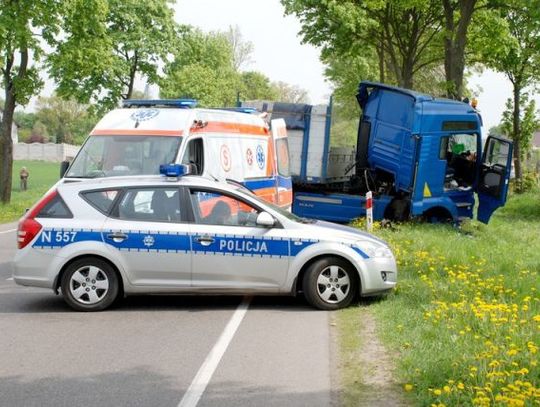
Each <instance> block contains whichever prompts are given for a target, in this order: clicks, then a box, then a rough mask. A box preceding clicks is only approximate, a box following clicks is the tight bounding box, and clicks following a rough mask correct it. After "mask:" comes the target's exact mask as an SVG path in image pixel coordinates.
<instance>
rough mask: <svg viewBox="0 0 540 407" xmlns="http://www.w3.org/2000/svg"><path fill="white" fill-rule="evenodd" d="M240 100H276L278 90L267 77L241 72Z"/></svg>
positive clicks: (260, 74) (256, 73) (253, 72)
mask: <svg viewBox="0 0 540 407" xmlns="http://www.w3.org/2000/svg"><path fill="white" fill-rule="evenodd" d="M240 80H241V82H242V89H241V90H240V99H242V100H278V99H279V96H278V90H277V89H276V87H275V86H273V84H272V83H271V82H270V79H268V77H267V76H266V75H264V74H262V73H260V72H255V71H249V72H242V73H241V75H240Z"/></svg>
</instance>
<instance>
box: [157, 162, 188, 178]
mask: <svg viewBox="0 0 540 407" xmlns="http://www.w3.org/2000/svg"><path fill="white" fill-rule="evenodd" d="M159 173H160V174H161V175H165V176H166V177H173V178H178V177H182V176H184V175H189V173H190V168H189V165H185V164H162V165H160V166H159Z"/></svg>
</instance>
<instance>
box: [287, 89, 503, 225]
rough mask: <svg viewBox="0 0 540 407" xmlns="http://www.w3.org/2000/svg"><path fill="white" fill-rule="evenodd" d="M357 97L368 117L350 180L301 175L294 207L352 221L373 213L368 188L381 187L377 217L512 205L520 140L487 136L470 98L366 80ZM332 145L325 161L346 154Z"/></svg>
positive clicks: (439, 216) (460, 214) (482, 217)
mask: <svg viewBox="0 0 540 407" xmlns="http://www.w3.org/2000/svg"><path fill="white" fill-rule="evenodd" d="M357 100H358V102H359V104H360V107H361V109H362V116H361V118H360V123H359V128H358V138H357V145H356V154H355V160H354V162H353V163H352V164H351V165H350V166H349V172H350V174H349V175H348V176H347V180H346V181H345V182H341V181H342V180H340V182H337V183H336V182H332V180H330V179H324V178H319V179H317V180H316V181H315V182H310V181H309V180H308V179H302V177H301V175H302V174H300V180H299V182H298V177H296V178H294V177H293V179H296V180H297V185H296V186H295V188H294V201H293V212H294V213H296V214H298V215H300V216H305V217H310V218H317V219H324V220H330V221H337V222H348V221H350V220H351V219H353V218H357V217H361V216H364V215H365V198H364V196H365V193H366V192H367V191H372V192H373V196H374V199H373V208H374V218H375V219H383V218H389V219H395V220H405V219H408V218H409V217H424V218H427V219H429V220H453V221H459V220H460V219H463V218H472V217H473V209H474V206H475V204H478V210H477V219H478V220H479V221H481V222H484V223H487V222H488V221H489V219H490V217H491V215H492V213H493V212H494V211H495V210H496V209H497V208H499V207H501V206H503V205H504V204H505V202H506V197H507V193H508V182H509V178H510V169H511V162H512V148H513V145H512V142H511V141H509V140H506V139H501V138H496V137H488V138H487V140H486V141H485V143H484V142H483V140H482V135H481V126H482V119H481V116H480V114H479V113H478V112H477V111H476V110H475V109H474V108H473V107H471V106H470V105H469V104H468V103H464V102H460V101H455V100H449V99H441V98H435V97H433V96H429V95H425V94H421V93H417V92H413V91H410V90H406V89H401V88H397V87H393V86H388V85H384V84H380V83H373V82H365V81H364V82H361V83H360V85H359V89H358V94H357ZM328 120H330V116H328ZM328 127H329V126H326V127H325V128H328ZM304 136H305V137H307V136H309V137H314V135H313V134H311V135H309V134H308V135H306V134H304ZM321 137H326V138H329V137H330V134H329V132H328V131H326V132H325V133H324V134H322V135H321ZM326 142H327V143H328V140H326ZM304 144H305V145H308V146H309V144H310V143H304ZM327 150H328V152H327V154H328V155H329V156H328V157H326V156H325V157H323V160H322V162H323V164H324V165H326V166H331V165H332V163H334V162H336V161H339V160H336V159H333V158H332V149H331V148H329V149H327ZM304 155H306V154H304ZM292 159H294V157H291V160H292ZM319 163H320V161H319ZM307 165H309V162H308V163H307ZM324 173H325V174H328V173H335V170H333V169H332V168H325V169H324ZM293 175H294V174H293ZM342 175H345V174H342ZM475 194H476V196H477V198H475Z"/></svg>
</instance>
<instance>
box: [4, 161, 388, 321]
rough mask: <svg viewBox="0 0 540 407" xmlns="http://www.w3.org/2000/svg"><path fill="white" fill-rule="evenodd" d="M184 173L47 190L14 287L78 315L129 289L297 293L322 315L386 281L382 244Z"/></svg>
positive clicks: (25, 240)
mask: <svg viewBox="0 0 540 407" xmlns="http://www.w3.org/2000/svg"><path fill="white" fill-rule="evenodd" d="M185 171H186V167H185V166H180V165H170V166H163V168H162V173H163V174H165V175H163V176H148V177H111V178H101V179H96V180H88V181H83V182H72V183H64V184H59V185H57V186H55V187H53V189H51V190H50V191H49V192H48V193H47V194H46V195H45V196H44V198H43V199H42V200H41V201H39V202H38V203H37V204H36V205H35V206H34V207H32V208H31V209H30V210H29V211H28V212H27V214H26V215H25V216H24V217H23V218H22V219H21V220H20V222H19V228H18V250H17V253H16V256H15V259H14V273H13V278H14V281H15V282H16V283H17V284H20V285H24V286H34V287H44V288H49V289H52V290H54V291H55V292H56V293H58V292H59V291H61V293H62V295H63V297H64V299H65V301H66V302H67V303H68V304H69V305H70V306H71V307H72V308H74V309H75V310H79V311H98V310H103V309H106V308H107V307H109V306H110V305H111V304H113V302H114V301H115V300H116V299H117V298H119V297H121V296H127V295H134V294H172V293H175V294H178V293H190V294H194V293H195V294H204V293H212V294H245V293H250V294H273V295H279V294H284V295H296V294H297V293H299V292H303V293H304V295H305V297H306V299H307V300H308V302H309V303H310V304H312V305H313V306H314V307H316V308H319V309H326V310H332V309H338V308H342V307H346V306H347V305H349V304H350V303H351V301H352V300H353V298H355V297H356V296H357V295H361V296H371V295H378V294H382V293H385V292H387V291H389V290H391V289H392V288H393V287H394V286H395V285H396V278H397V268H396V262H395V259H394V256H393V254H392V252H391V250H390V249H389V247H388V246H387V244H386V243H384V242H383V241H381V240H379V239H377V238H375V237H373V236H371V235H369V234H367V233H363V232H361V231H358V230H356V229H353V228H349V227H345V226H341V225H335V224H331V223H326V222H320V221H311V220H307V219H302V218H298V217H296V216H295V215H293V214H291V213H289V212H287V211H284V210H283V209H280V208H278V207H276V206H274V205H272V204H270V203H268V202H265V201H262V200H261V199H260V198H258V197H257V196H255V195H254V194H252V193H251V192H250V191H248V190H246V189H245V187H243V186H240V185H235V184H225V183H222V182H216V181H214V180H210V179H206V178H203V177H200V176H190V175H185V176H182V175H183V174H184V173H185Z"/></svg>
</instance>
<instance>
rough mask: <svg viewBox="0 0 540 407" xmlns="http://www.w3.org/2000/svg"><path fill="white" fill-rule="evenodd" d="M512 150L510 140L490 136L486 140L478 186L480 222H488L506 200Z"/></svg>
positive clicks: (478, 216)
mask: <svg viewBox="0 0 540 407" xmlns="http://www.w3.org/2000/svg"><path fill="white" fill-rule="evenodd" d="M512 150H513V143H512V142H511V141H510V140H505V139H502V138H498V137H493V136H489V137H488V139H487V141H486V144H485V149H484V154H483V156H482V165H481V167H480V173H479V182H478V186H477V193H478V200H479V205H478V215H477V219H478V220H479V221H480V222H483V223H488V222H489V219H490V217H491V215H492V214H493V212H495V210H496V209H497V208H499V207H501V206H503V205H504V204H505V202H506V196H507V194H508V182H509V180H510V170H511V168H512Z"/></svg>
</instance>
